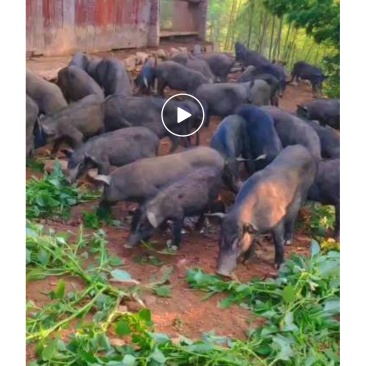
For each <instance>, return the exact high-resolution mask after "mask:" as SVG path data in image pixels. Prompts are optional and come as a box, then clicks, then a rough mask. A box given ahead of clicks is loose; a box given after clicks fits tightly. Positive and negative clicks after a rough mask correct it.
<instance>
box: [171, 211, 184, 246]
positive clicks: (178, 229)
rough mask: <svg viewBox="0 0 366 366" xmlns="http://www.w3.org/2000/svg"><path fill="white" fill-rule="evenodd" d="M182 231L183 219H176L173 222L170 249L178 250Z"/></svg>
mask: <svg viewBox="0 0 366 366" xmlns="http://www.w3.org/2000/svg"><path fill="white" fill-rule="evenodd" d="M182 229H183V218H182V217H180V218H176V219H174V220H173V241H172V243H171V245H170V247H171V248H173V249H174V248H180V244H181V242H182Z"/></svg>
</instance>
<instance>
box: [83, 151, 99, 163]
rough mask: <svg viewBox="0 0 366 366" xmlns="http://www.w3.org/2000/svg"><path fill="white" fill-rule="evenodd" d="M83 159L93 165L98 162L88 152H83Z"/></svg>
mask: <svg viewBox="0 0 366 366" xmlns="http://www.w3.org/2000/svg"><path fill="white" fill-rule="evenodd" d="M84 159H85V162H90V163H92V164H93V165H98V162H97V160H96V159H95V157H94V156H92V155H90V154H85V155H84Z"/></svg>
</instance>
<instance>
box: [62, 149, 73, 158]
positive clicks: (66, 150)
mask: <svg viewBox="0 0 366 366" xmlns="http://www.w3.org/2000/svg"><path fill="white" fill-rule="evenodd" d="M61 152H62V153H63V154H65V155H66V157H68V158H71V155H72V154H73V153H74V150H72V149H62V150H61Z"/></svg>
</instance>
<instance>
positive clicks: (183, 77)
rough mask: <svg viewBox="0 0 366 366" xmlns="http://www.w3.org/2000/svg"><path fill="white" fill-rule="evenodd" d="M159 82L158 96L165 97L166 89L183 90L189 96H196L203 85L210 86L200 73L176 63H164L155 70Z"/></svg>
mask: <svg viewBox="0 0 366 366" xmlns="http://www.w3.org/2000/svg"><path fill="white" fill-rule="evenodd" d="M155 73H156V79H157V81H158V94H159V95H160V96H162V97H164V89H165V87H166V86H169V88H171V89H176V90H182V91H185V92H187V93H188V94H194V93H195V91H196V89H197V88H198V87H199V86H200V85H202V84H208V83H209V80H208V79H207V78H206V77H205V76H203V75H202V74H201V73H200V72H197V71H194V70H191V69H188V68H187V67H185V66H183V65H181V64H178V63H177V62H174V61H164V62H162V63H161V64H160V65H158V66H157V67H156V68H155Z"/></svg>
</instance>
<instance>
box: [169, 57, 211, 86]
mask: <svg viewBox="0 0 366 366" xmlns="http://www.w3.org/2000/svg"><path fill="white" fill-rule="evenodd" d="M171 61H174V62H177V63H179V64H182V65H183V66H185V67H187V68H188V69H191V70H194V71H197V72H200V73H201V74H202V75H203V76H205V77H206V78H207V79H208V80H209V83H213V82H214V81H215V76H214V74H213V73H212V71H211V69H210V66H208V64H207V62H206V61H204V60H201V59H199V58H196V57H193V56H192V55H189V54H178V55H175V56H174V57H172V58H171Z"/></svg>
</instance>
